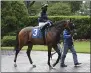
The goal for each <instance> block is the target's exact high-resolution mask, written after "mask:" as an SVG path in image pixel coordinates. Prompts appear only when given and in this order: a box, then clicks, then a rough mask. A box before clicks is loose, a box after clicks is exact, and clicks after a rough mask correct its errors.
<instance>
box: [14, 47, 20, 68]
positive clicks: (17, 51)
mask: <svg viewBox="0 0 91 73" xmlns="http://www.w3.org/2000/svg"><path fill="white" fill-rule="evenodd" d="M19 51H20V50H19V49H17V50H16V53H15V59H14V62H15V64H14V66H15V67H17V65H16V60H17V55H18V53H19Z"/></svg>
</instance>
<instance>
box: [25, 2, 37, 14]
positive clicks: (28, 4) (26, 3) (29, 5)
mask: <svg viewBox="0 0 91 73" xmlns="http://www.w3.org/2000/svg"><path fill="white" fill-rule="evenodd" d="M24 2H25V5H26V7H27V9H28V13H30V10H29V8H30V7H31V6H32V5H33V4H34V3H35V1H32V2H31V1H24Z"/></svg>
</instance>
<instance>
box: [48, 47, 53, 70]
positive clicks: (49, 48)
mask: <svg viewBox="0 0 91 73" xmlns="http://www.w3.org/2000/svg"><path fill="white" fill-rule="evenodd" d="M51 49H52V47H51V46H48V66H49V68H52V66H51V65H50V57H51Z"/></svg>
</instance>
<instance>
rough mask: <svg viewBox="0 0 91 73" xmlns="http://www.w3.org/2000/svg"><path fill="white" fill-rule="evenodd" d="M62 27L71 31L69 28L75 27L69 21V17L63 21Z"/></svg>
mask: <svg viewBox="0 0 91 73" xmlns="http://www.w3.org/2000/svg"><path fill="white" fill-rule="evenodd" d="M64 28H65V29H68V30H70V31H71V30H74V29H75V25H74V23H73V22H72V21H71V19H70V20H66V21H65V23H64Z"/></svg>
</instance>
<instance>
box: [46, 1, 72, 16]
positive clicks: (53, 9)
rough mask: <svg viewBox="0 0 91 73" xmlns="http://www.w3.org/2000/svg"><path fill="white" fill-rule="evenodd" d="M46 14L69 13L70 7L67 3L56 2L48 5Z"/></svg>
mask: <svg viewBox="0 0 91 73" xmlns="http://www.w3.org/2000/svg"><path fill="white" fill-rule="evenodd" d="M47 12H48V15H52V16H56V15H70V14H71V8H70V5H69V4H68V3H62V2H58V3H55V4H53V5H52V6H50V7H48V11H47Z"/></svg>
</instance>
